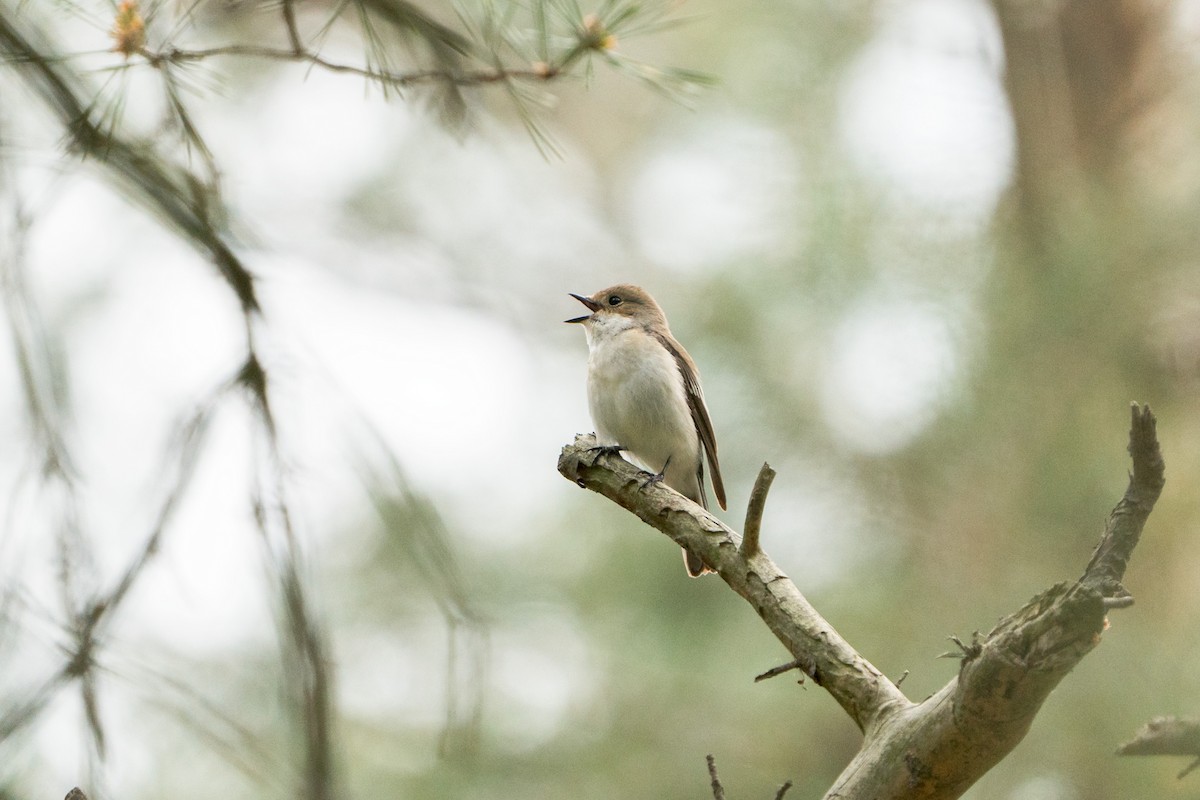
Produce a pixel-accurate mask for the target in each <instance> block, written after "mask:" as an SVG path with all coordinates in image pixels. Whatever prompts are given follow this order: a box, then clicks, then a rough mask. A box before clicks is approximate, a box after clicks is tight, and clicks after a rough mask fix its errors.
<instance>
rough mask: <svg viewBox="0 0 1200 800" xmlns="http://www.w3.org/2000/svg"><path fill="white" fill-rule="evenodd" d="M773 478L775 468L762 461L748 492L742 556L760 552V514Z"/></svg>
mask: <svg viewBox="0 0 1200 800" xmlns="http://www.w3.org/2000/svg"><path fill="white" fill-rule="evenodd" d="M774 480H775V470H773V469H771V465H770V464H768V463H767V462H765V461H764V462H763V465H762V469H760V470H759V471H758V477H757V478H755V479H754V489H753V490H751V492H750V502H749V503H748V504H747V505H746V524H745V526H744V527H743V528H742V546H741V555H742V558H751V557H753V556H756V555H758V553H759V552H760V550H759V544H758V537H759V531H760V530H761V528H762V515H763V511H764V510H765V509H766V507H767V492H769V491H771V482H772V481H774Z"/></svg>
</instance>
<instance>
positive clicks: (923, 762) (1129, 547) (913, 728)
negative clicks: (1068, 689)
mask: <svg viewBox="0 0 1200 800" xmlns="http://www.w3.org/2000/svg"><path fill="white" fill-rule="evenodd" d="M1131 418H1132V423H1131V426H1130V432H1129V452H1130V455H1131V456H1132V458H1133V472H1132V474H1131V475H1130V481H1129V487H1128V489H1127V490H1126V492H1125V495H1124V497H1123V498H1122V499H1121V501H1120V502H1119V503H1118V504H1117V506H1116V508H1114V509H1113V511H1112V513H1111V514H1110V515H1109V518H1108V523H1107V524H1106V526H1105V530H1104V534H1103V536H1102V538H1101V540H1100V544H1099V545H1098V546H1097V548H1096V550H1095V552H1094V553H1093V555H1092V558H1091V560H1090V562H1089V563H1088V566H1087V569H1086V570H1085V571H1084V574H1083V576H1082V577H1081V578H1080V579H1079V580H1078V581H1076V582H1074V583H1059V584H1056V585H1054V586H1052V587H1050V588H1049V589H1047V590H1046V591H1044V592H1042V593H1041V594H1039V595H1038V596H1037V597H1034V598H1033V599H1032V600H1030V601H1029V602H1028V603H1026V604H1025V606H1024V607H1023V608H1021V609H1020V610H1018V611H1017V612H1015V613H1014V614H1011V615H1010V616H1008V617H1005V618H1004V619H1002V620H1000V622H999V623H998V624H997V625H996V627H995V628H993V629H992V631H991V632H989V633H988V634H987V635H986V636H981V635H980V634H978V633H977V634H975V635H974V637H972V640H971V642H970V643H969V644H967V643H964V642H962V641H961V640H960V639H958V638H957V637H955V641H956V642H957V643H958V645H959V647H960V650H961V651H962V664H961V666H960V668H959V673H958V675H957V676H956V677H955V678H954V679H953V680H951V681H950V682H949V683H948V684H946V686H944V687H943V688H942V689H941V690H940V691H938V692H937V693H936V694H934V695H933V696H931V697H930V698H928V699H926V700H925V701H923V702H921V703H916V704H914V703H911V702H909V701H908V699H907V698H905V696H904V694H903V693H902V692H901V691H900V689H899V688H897V687H896V686H895V685H894V684H893V683H892V682H891V681H889V680H887V679H886V678H884V677H883V676H882V675H881V674H880V673H879V671H878V670H876V669H875V668H874V667H873V666H871V664H870V663H868V662H867V661H866V660H865V659H864V658H863V657H862V656H860V655H859V654H858V653H857V652H856V651H855V650H854V648H853V647H851V646H850V645H849V644H848V643H847V642H846V641H845V640H844V639H842V638H841V637H840V636H839V635H838V634H837V632H836V631H834V630H833V628H832V627H830V626H829V624H828V623H827V622H826V621H825V620H824V619H823V618H822V617H821V616H820V615H819V614H818V613H817V612H816V610H814V609H813V608H812V606H810V605H809V604H808V602H807V601H806V600H805V599H804V597H803V596H802V595H801V594H800V592H799V590H798V589H797V588H796V587H795V585H794V584H793V583H792V582H791V580H789V579H788V577H787V576H786V575H784V574H783V573H782V572H781V571H780V570H779V569H778V567H776V566H775V564H774V563H772V562H771V560H770V559H769V558H768V557H767V556H766V554H765V553H762V552H761V550H758V551H757V552H756V553H755V554H753V555H751V556H749V557H745V556H744V555H743V553H742V551H741V550H739V549H738V548H737V547H736V546H735V544H734V542H735V541H736V534H735V533H734V532H733V531H731V530H730V529H729V528H728V527H726V526H725V525H723V524H722V523H721V522H719V521H718V520H717V519H715V518H714V517H713V516H712V515H710V514H709V513H708V512H706V511H705V510H704V509H702V508H700V507H699V506H698V505H696V504H695V503H692V502H691V501H689V500H687V499H685V498H684V497H682V496H681V495H679V494H677V493H676V492H674V491H672V490H671V489H669V488H667V487H664V486H661V485H650V486H647V487H645V488H643V487H644V481H643V480H642V479H641V477H640V475H641V473H640V471H639V470H637V469H636V468H634V467H633V466H632V465H630V464H628V463H627V462H625V461H624V460H622V459H621V458H619V457H618V456H616V455H613V454H607V453H606V454H604V455H602V456H600V457H599V458H596V457H594V456H593V454H592V453H591V452H589V448H591V447H593V446H594V444H595V439H594V437H592V436H578V437H576V439H575V443H574V444H572V445H568V446H567V447H564V448H563V451H562V454H561V455H560V457H559V462H558V469H559V472H561V473H562V474H563V475H564V476H565V477H567V478H569V479H571V480H573V481H575V482H576V483H578V484H579V485H580V486H583V487H584V488H587V489H591V490H593V491H595V492H598V493H600V494H603V495H604V496H606V497H608V498H609V499H611V500H613V501H615V502H616V503H618V504H619V505H621V506H623V507H624V508H626V509H628V510H630V511H632V512H633V513H634V514H636V515H637V516H638V517H639V518H640V519H642V520H643V521H644V522H646V523H648V524H649V525H652V526H653V527H655V528H658V529H659V530H661V531H662V532H663V533H665V534H667V535H668V536H669V537H670V538H671V539H673V540H674V541H675V542H676V543H678V544H680V545H683V546H685V547H687V548H690V549H691V550H693V551H694V552H697V553H699V554H700V555H701V556H702V557H703V558H704V560H705V561H706V562H707V563H708V564H710V565H711V566H714V567H716V569H717V573H718V574H719V575H720V576H721V578H722V579H723V580H724V581H725V582H726V583H727V584H728V585H729V586H730V588H732V589H733V590H734V591H735V592H737V593H738V594H739V595H741V596H742V597H744V598H745V599H746V600H747V601H748V602H749V603H750V604H751V605H752V606H753V607H754V609H755V610H756V611H757V612H758V613H759V616H761V617H762V619H763V621H764V622H766V624H767V625H768V627H770V629H771V631H772V632H773V633H774V634H775V635H776V637H778V638H779V640H780V641H781V642H783V644H784V645H785V646H786V647H787V648H788V650H789V651H790V652H791V653H792V655H793V656H794V657H795V659H796V662H797V664H798V665H799V667H800V668H801V669H802V670H803V671H804V672H805V674H807V675H809V676H810V677H811V678H812V679H813V680H814V682H816V683H817V684H818V685H820V686H822V687H824V688H825V689H826V690H827V691H828V692H829V693H830V694H831V695H833V697H834V699H835V700H837V702H838V703H839V704H840V705H841V706H842V708H843V709H845V711H846V712H847V714H849V715H850V717H851V719H853V720H854V721H855V723H857V724H858V726H859V728H861V729H862V730H863V732H864V735H865V736H864V741H863V745H862V748H861V749H860V751H859V752H858V754H857V755H856V756H855V758H854V759H853V760H852V761H851V763H850V764H849V765H848V766H847V767H846V769H845V770H844V771H843V772H842V774H841V776H839V778H838V779H837V781H836V782H835V783H834V785H833V787H832V788H831V789H830V790H829V791H828V792H827V793H826V795H825V797H826V798H827V800H832V798H863V797H870V798H875V799H876V800H886V799H887V798H895V799H896V800H899V799H900V798H918V797H919V798H927V799H928V800H950V799H951V798H957V797H960V796H961V795H962V793H963V792H965V791H966V790H967V789H968V788H969V787H970V786H971V785H972V784H973V783H974V782H975V781H976V780H978V779H979V778H980V777H981V776H982V775H983V774H984V773H986V772H987V771H988V770H989V769H991V767H992V766H994V765H995V764H996V763H998V762H999V761H1000V760H1001V759H1003V758H1004V757H1005V756H1006V755H1007V754H1008V753H1009V752H1010V751H1011V750H1012V748H1013V747H1015V746H1016V744H1017V743H1018V742H1020V741H1021V739H1022V738H1024V736H1025V734H1026V733H1027V732H1028V730H1029V726H1030V725H1031V724H1032V722H1033V719H1034V717H1035V716H1036V715H1037V712H1038V710H1039V709H1040V707H1041V705H1042V703H1043V702H1044V701H1045V699H1046V698H1047V697H1048V696H1049V694H1050V692H1051V691H1052V690H1053V689H1054V687H1055V686H1057V685H1058V683H1059V681H1061V680H1062V679H1063V678H1064V677H1065V676H1066V675H1067V673H1068V672H1070V671H1071V670H1072V669H1073V668H1074V667H1075V665H1076V664H1078V663H1079V661H1080V659H1082V658H1083V657H1084V656H1085V655H1086V654H1087V653H1088V652H1090V651H1091V650H1092V649H1093V648H1094V647H1095V646H1096V645H1097V644H1099V642H1100V638H1101V635H1102V633H1103V632H1104V630H1105V629H1106V627H1107V618H1106V614H1107V611H1108V609H1109V608H1110V607H1113V606H1115V605H1127V604H1128V602H1127V601H1128V598H1129V594H1128V592H1126V591H1125V589H1124V587H1123V586H1122V585H1121V580H1122V578H1123V577H1124V574H1125V567H1126V565H1127V563H1128V561H1129V557H1130V555H1131V553H1132V551H1133V548H1134V546H1135V545H1136V544H1137V542H1138V539H1139V538H1140V536H1141V532H1142V528H1143V527H1144V525H1145V522H1146V519H1147V517H1148V516H1149V514H1150V512H1151V510H1152V509H1153V508H1154V504H1155V502H1156V501H1157V499H1158V496H1159V494H1160V492H1161V491H1162V486H1163V469H1164V467H1163V460H1162V455H1161V453H1160V451H1159V445H1158V440H1157V438H1156V430H1155V428H1156V424H1155V418H1154V415H1153V414H1152V413H1151V411H1150V408H1149V407H1148V406H1139V405H1136V404H1135V405H1134V406H1133V408H1132V411H1131ZM747 516H748V519H750V520H751V522H753V518H754V514H748V515H747ZM744 549H745V548H744V546H743V550H744ZM1114 600H1115V601H1117V602H1116V603H1114V602H1113V601H1114ZM785 667H791V664H788V665H785ZM782 669H783V668H780V670H779V671H782ZM773 672H775V671H773Z"/></svg>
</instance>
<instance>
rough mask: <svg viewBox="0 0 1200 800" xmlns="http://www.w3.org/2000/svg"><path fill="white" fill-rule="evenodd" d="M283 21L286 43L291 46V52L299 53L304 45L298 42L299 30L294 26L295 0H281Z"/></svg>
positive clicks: (302, 50)
mask: <svg viewBox="0 0 1200 800" xmlns="http://www.w3.org/2000/svg"><path fill="white" fill-rule="evenodd" d="M283 23H284V25H286V26H287V35H288V43H289V44H290V45H291V46H292V52H293V53H295V54H296V55H300V54H301V53H303V52H304V46H303V45H302V44H300V30H299V28H297V27H296V6H295V0H283Z"/></svg>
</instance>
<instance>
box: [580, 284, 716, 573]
mask: <svg viewBox="0 0 1200 800" xmlns="http://www.w3.org/2000/svg"><path fill="white" fill-rule="evenodd" d="M570 296H571V297H574V298H575V299H576V300H578V301H579V302H581V303H583V304H584V305H585V306H586V307H587V309H588V311H589V312H590V313H588V314H584V315H583V316H581V317H574V318H572V319H568V320H564V321H565V322H569V323H578V324H581V325H583V329H584V332H585V333H586V334H587V343H588V377H587V394H588V409H589V411H590V412H591V416H592V422H593V423H594V424H595V426H596V438H597V443H598V444H599V445H600V447H601V448H612V449H618V450H623V451H625V452H628V453H629V454H630V455H632V456H633V457H634V459H636V460H637V461H638V462H640V463H641V464H642V465H643V466H645V467H646V468H647V469H648V470H649V471H651V472H656V473H657V474H655V475H654V476H653V477H652V478H651V481H654V480H661V481H662V482H663V483H665V484H666V485H667V486H669V487H671V488H672V489H674V490H675V491H677V492H679V493H680V494H682V495H683V496H684V497H686V498H688V499H689V500H691V501H692V502H694V503H698V504H699V505H701V506H702V507H704V508H705V509H707V508H708V496H707V494H706V493H705V488H704V464H705V461H706V460H707V462H708V467H709V472H710V477H711V479H712V488H713V494H714V495H715V496H716V500H717V503H718V504H719V505H720V506H721V508H722V509H724V508H725V485H724V483H723V482H722V480H721V467H720V465H719V463H718V461H717V439H716V435H715V434H714V433H713V426H712V420H711V419H710V418H709V415H708V407H707V406H706V405H705V404H704V392H703V390H702V389H701V388H700V371H699V370H698V369H697V368H696V362H694V361H692V357H691V356H690V355H688V352H687V350H684V349H683V345H681V344H680V343H679V342H678V341H676V340H675V337H674V336H672V335H671V329H670V327H669V326H668V325H667V317H666V314H664V313H663V310H662V308H660V307H659V305H658V303H656V302H655V301H654V298H653V297H651V296H650V293H649V292H647V291H646V290H645V289H643V288H641V287H640V286H634V285H632V284H628V283H623V284H619V285H617V286H610V287H609V288H607V289H603V290H601V291H599V292H596V293H595V294H593V295H591V296H590V297H585V296H583V295H578V294H575V293H573V292H572V293H570ZM683 561H684V564H685V565H686V566H687V571H688V575H691V576H692V577H693V578H695V577H698V576H700V575H702V574H704V573H705V572H712V571H713V570H712V569H710V568H709V567H708V565H706V564H705V563H704V560H703V559H702V558H700V557H699V556H698V555H696V554H695V553H693V552H691V551H690V550H688V549H687V548H684V550H683Z"/></svg>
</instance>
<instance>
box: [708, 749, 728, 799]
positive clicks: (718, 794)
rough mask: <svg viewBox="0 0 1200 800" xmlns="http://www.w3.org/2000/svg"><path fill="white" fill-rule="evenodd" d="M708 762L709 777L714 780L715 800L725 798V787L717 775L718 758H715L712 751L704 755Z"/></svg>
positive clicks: (713, 791)
mask: <svg viewBox="0 0 1200 800" xmlns="http://www.w3.org/2000/svg"><path fill="white" fill-rule="evenodd" d="M704 760H705V761H707V762H708V777H709V779H710V780H711V781H712V793H713V800H725V787H724V786H722V785H721V779H720V778H718V777H717V760H716V759H715V758H713V756H712V753H709V754H708V755H706V756H705V757H704Z"/></svg>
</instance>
